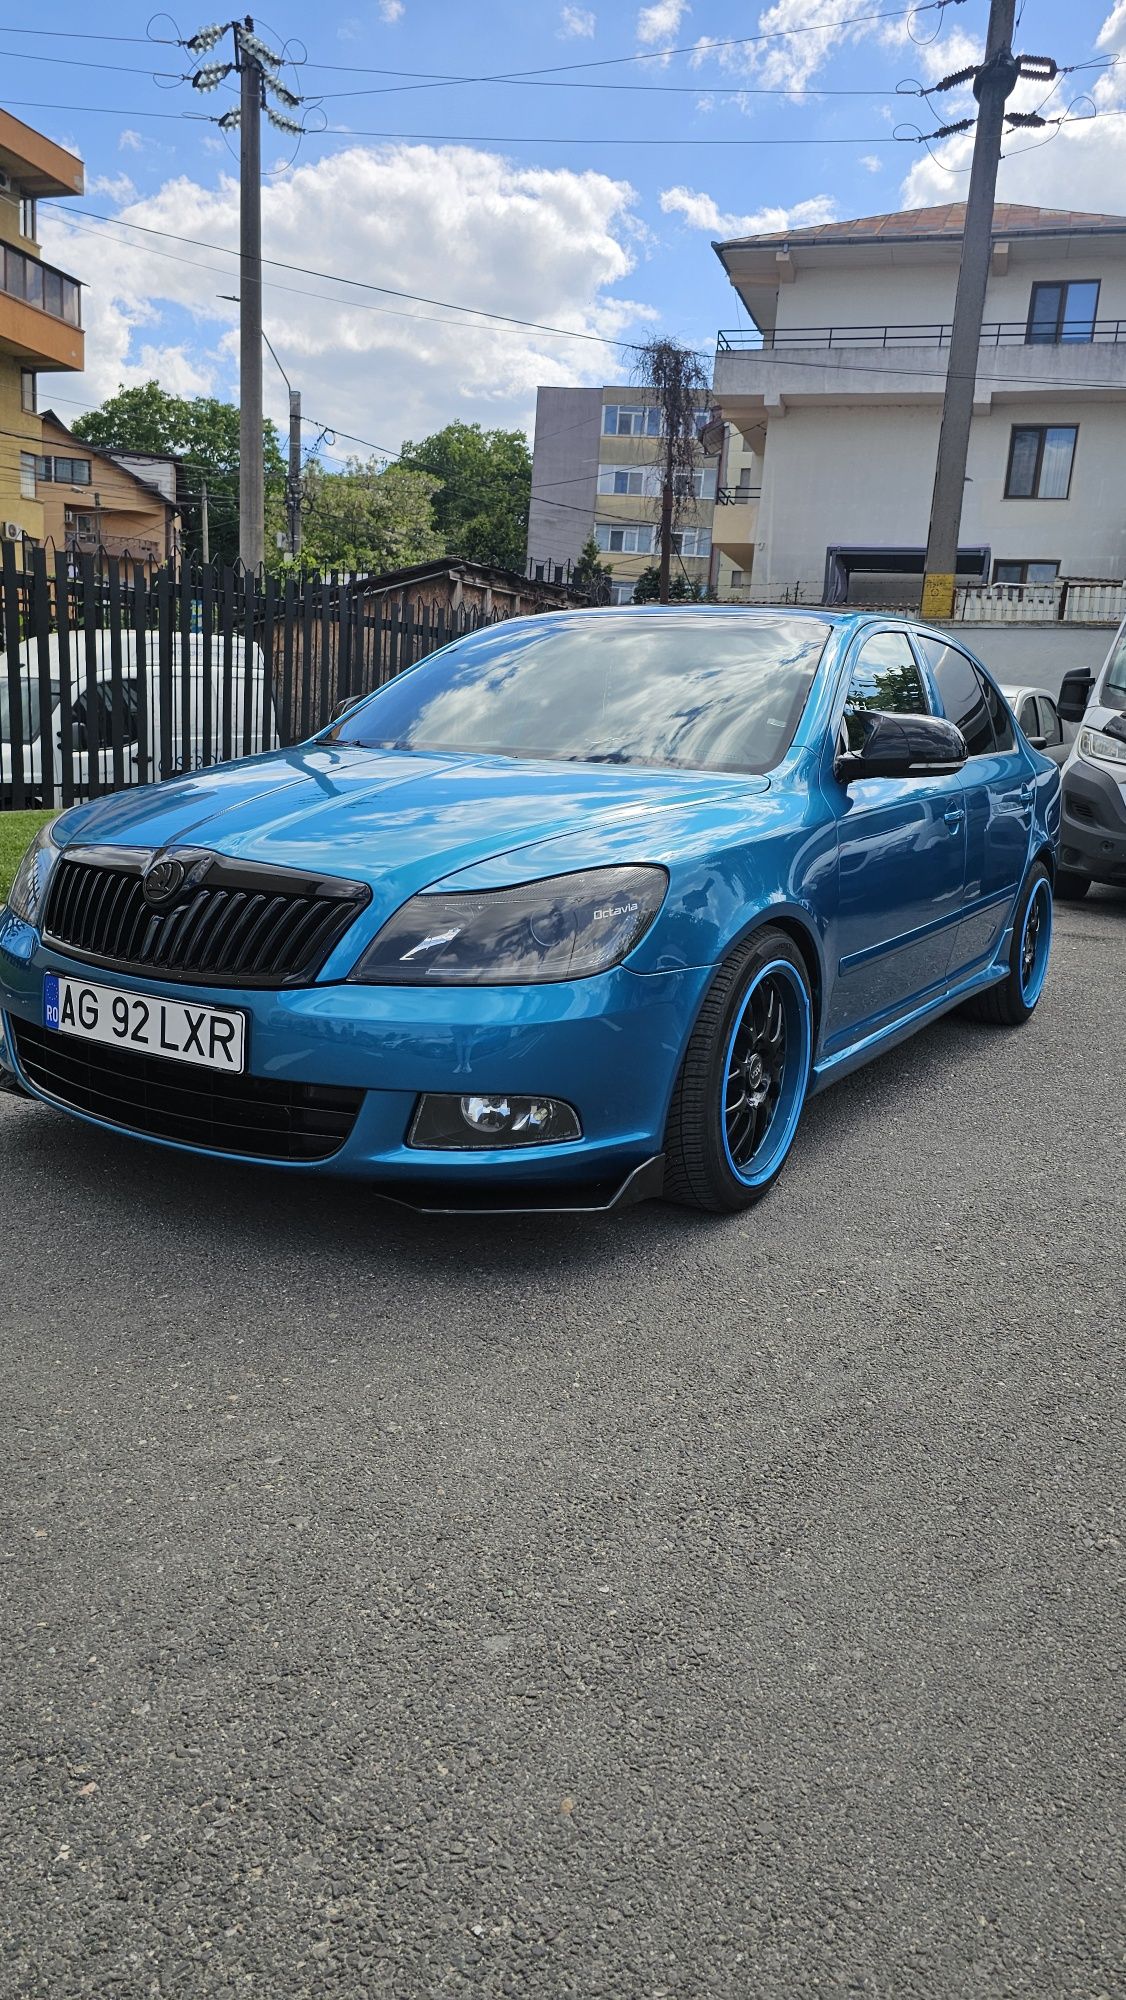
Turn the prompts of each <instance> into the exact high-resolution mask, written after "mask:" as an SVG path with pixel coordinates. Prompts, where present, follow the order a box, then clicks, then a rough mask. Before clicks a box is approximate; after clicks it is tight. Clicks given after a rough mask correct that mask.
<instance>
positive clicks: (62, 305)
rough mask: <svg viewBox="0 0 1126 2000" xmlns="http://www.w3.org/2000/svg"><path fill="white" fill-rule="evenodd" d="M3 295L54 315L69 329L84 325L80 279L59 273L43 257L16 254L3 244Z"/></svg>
mask: <svg viewBox="0 0 1126 2000" xmlns="http://www.w3.org/2000/svg"><path fill="white" fill-rule="evenodd" d="M0 292H5V293H6V294H7V296H8V297H9V298H10V299H19V300H20V301H21V302H22V303H23V304H24V305H27V306H35V307H36V309H37V310H38V311H39V312H45V313H50V315H51V318H52V319H61V320H63V321H64V322H65V324H66V325H67V326H75V327H80V326H81V325H82V313H81V298H82V287H81V285H80V284H79V282H78V280H77V278H68V277H67V274H66V272H65V271H57V270H56V269H55V266H54V265H53V264H44V263H43V261H42V259H41V258H39V257H28V256H27V255H26V254H25V252H24V251H22V250H14V249H13V248H12V246H11V244H10V243H0Z"/></svg>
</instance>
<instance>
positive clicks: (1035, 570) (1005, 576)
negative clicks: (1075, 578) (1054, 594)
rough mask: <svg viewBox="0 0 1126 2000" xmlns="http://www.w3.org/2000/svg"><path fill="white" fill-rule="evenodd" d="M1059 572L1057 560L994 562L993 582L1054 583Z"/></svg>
mask: <svg viewBox="0 0 1126 2000" xmlns="http://www.w3.org/2000/svg"><path fill="white" fill-rule="evenodd" d="M1059 573H1060V566H1059V564H1058V562H1032V561H1028V562H1011V561H1009V562H995V563H994V565H993V581H994V583H1054V582H1055V580H1056V578H1057V576H1058V575H1059Z"/></svg>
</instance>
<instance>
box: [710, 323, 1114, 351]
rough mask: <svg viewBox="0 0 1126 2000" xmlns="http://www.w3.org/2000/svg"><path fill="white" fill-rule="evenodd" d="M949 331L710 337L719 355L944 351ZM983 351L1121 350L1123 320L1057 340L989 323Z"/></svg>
mask: <svg viewBox="0 0 1126 2000" xmlns="http://www.w3.org/2000/svg"><path fill="white" fill-rule="evenodd" d="M951 331H952V328H951V323H950V321H949V320H930V321H928V322H924V323H922V324H920V325H906V324H899V325H894V324H893V325H888V326H786V327H774V328H768V329H767V330H766V331H765V332H760V331H759V329H758V328H757V327H746V326H734V327H722V328H721V329H720V331H719V333H717V335H716V351H717V352H718V353H720V354H736V353H759V354H765V353H777V352H779V351H780V350H781V349H784V348H789V347H820V348H832V349H833V350H834V351H835V350H837V349H839V348H846V347H847V348H854V347H861V348H866V349H870V348H892V349H894V348H897V347H938V348H942V347H949V345H950V334H951ZM981 344H982V346H983V347H1092V346H1101V347H1126V319H1096V320H1084V321H1083V322H1082V323H1080V322H1078V321H1076V322H1075V324H1074V325H1073V326H1072V327H1071V328H1069V327H1068V326H1067V325H1066V323H1065V325H1064V327H1063V329H1062V330H1061V332H1060V334H1059V337H1058V338H1053V339H1052V340H1045V339H1044V338H1043V337H1042V336H1041V335H1039V334H1030V332H1029V329H1028V323H1027V321H1026V320H1011V319H1009V320H1005V319H1002V320H991V321H988V322H987V323H986V324H985V325H984V326H983V327H982V329H981Z"/></svg>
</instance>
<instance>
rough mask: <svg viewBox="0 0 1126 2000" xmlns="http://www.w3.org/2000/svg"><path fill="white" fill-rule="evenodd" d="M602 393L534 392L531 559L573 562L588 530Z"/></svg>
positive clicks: (529, 531) (589, 527) (594, 391)
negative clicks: (534, 423)
mask: <svg viewBox="0 0 1126 2000" xmlns="http://www.w3.org/2000/svg"><path fill="white" fill-rule="evenodd" d="M602 395H603V392H602V390H601V389H552V388H545V389H540V390H539V391H538V392H537V395H536V435H535V444H534V449H533V454H532V504H531V508H530V510H529V514H528V559H529V561H530V562H532V563H537V562H542V563H567V562H576V561H577V560H578V555H579V551H580V549H581V548H582V545H583V543H584V542H585V541H586V539H587V537H588V535H589V534H590V532H591V529H592V527H593V524H594V505H595V488H596V486H597V483H598V451H599V445H600V443H601V431H602Z"/></svg>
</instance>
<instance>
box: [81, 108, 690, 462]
mask: <svg viewBox="0 0 1126 2000" xmlns="http://www.w3.org/2000/svg"><path fill="white" fill-rule="evenodd" d="M635 199H636V197H635V194H634V190H633V188H632V187H631V186H630V185H629V183H628V182H625V181H619V180H613V179H611V178H609V177H608V176H607V175H605V174H600V173H595V172H573V171H570V170H567V169H563V168H545V167H528V168H525V167H521V166H517V165H515V164H514V163H512V162H511V161H507V160H505V159H503V158H501V157H499V156H498V155H496V154H492V153H485V152H479V151H476V150H473V149H471V148H468V147H457V146H448V147H429V146H408V145H400V146H396V145H387V146H384V147H372V146H361V145H359V144H353V145H351V146H349V147H348V148H347V149H346V150H344V151H342V152H338V153H335V154H332V155H330V156H329V157H328V158H326V159H323V160H321V161H319V162H315V163H311V164H308V165H301V166H299V167H297V168H296V169H294V170H293V171H292V172H290V173H288V174H286V175H284V176H283V177H281V178H280V179H277V180H271V181H267V182H266V184H265V186H264V188H263V237H264V248H265V251H266V254H267V256H271V257H275V258H278V259H281V260H284V261H287V262H290V263H293V264H298V265H306V266H307V265H315V266H317V267H318V268H319V269H321V270H326V271H339V272H345V273H347V274H348V275H349V276H350V277H353V278H358V279H367V278H370V279H371V280H372V281H373V282H374V283H376V284H379V285H385V286H394V287H396V288H397V289H398V290H400V291H403V292H410V293H416V294H424V295H426V296H427V297H429V298H438V299H449V300H453V301H456V302H457V303H459V304H461V305H464V306H480V307H483V308H486V309H488V310H490V311H493V312H500V313H506V314H509V315H511V316H513V317H514V318H518V319H529V320H537V321H541V322H547V323H548V324H549V325H550V326H553V327H562V328H567V329H571V330H572V331H574V332H579V333H586V334H599V335H607V336H611V337H617V336H619V335H625V336H628V334H629V333H630V332H632V331H633V330H634V329H635V328H636V327H637V326H638V324H639V323H640V322H642V321H644V320H648V319H650V318H652V317H653V315H652V314H651V313H650V310H649V308H648V307H646V306H645V305H641V304H638V303H636V302H634V301H631V300H629V299H626V298H622V297H619V296H610V295H609V294H610V291H611V288H614V290H615V291H617V290H618V288H620V287H621V286H622V285H623V283H624V281H625V280H627V279H628V277H629V275H630V273H631V271H632V270H633V268H634V265H635V262H636V256H637V250H636V235H635V232H634V230H633V214H632V210H633V204H634V202H635ZM120 214H121V215H122V216H123V218H124V219H125V220H131V221H134V222H140V223H143V224H145V225H146V226H147V227H149V228H151V229H155V230H168V231H174V232H176V233H177V234H179V235H180V236H187V237H196V238H200V239H202V240H205V241H207V242H209V243H215V244H221V245H223V246H225V247H228V248H230V249H232V250H233V249H235V248H236V247H237V243H238V188H237V183H236V182H235V180H234V179H233V177H231V176H229V175H224V176H222V177H221V178H220V179H219V181H218V182H217V184H215V185H213V186H210V187H205V186H201V185H199V184H198V183H196V182H195V181H193V180H190V179H188V178H187V177H183V178H180V179H177V180H173V181H169V182H167V183H165V185H164V186H163V187H161V188H160V189H159V191H158V192H157V193H155V194H154V195H151V196H147V197H145V198H143V199H140V200H135V201H132V202H130V203H129V204H128V205H127V206H126V207H125V208H124V209H123V210H122V211H120ZM44 237H45V242H44V250H45V254H46V255H47V256H48V257H49V258H51V259H52V260H53V261H57V262H58V263H60V264H62V265H63V267H64V268H65V269H67V270H70V271H73V272H74V274H75V276H76V277H79V278H81V279H82V280H83V281H84V282H85V283H86V284H87V286H88V290H87V291H86V293H85V297H84V312H85V318H86V324H87V337H86V352H87V367H86V375H85V377H84V378H78V379H76V381H75V384H74V395H75V399H76V400H78V399H81V400H82V401H84V402H87V403H95V402H98V401H100V400H101V398H102V397H103V396H105V395H106V394H108V393H111V392H112V391H113V390H114V389H115V388H116V387H117V384H118V383H119V382H126V383H133V382H139V381H143V380H144V379H145V378H146V377H147V376H148V375H149V374H151V373H153V372H156V373H158V374H159V375H160V377H161V379H162V380H165V381H166V382H168V383H169V385H170V386H171V385H172V384H173V383H177V384H179V383H182V384H183V385H184V386H185V387H186V388H188V389H189V390H190V389H192V388H195V387H206V388H207V389H209V390H211V391H213V392H214V393H216V394H222V395H227V396H229V395H232V394H233V392H234V390H235V387H236V367H237V342H236V340H235V336H234V330H233V329H234V321H235V308H234V307H232V306H230V305H227V304H224V303H222V302H221V300H220V299H219V298H218V297H217V296H216V295H217V294H219V293H223V292H232V291H235V290H236V289H237V264H236V261H235V259H234V258H233V257H225V256H222V255H218V254H216V253H214V252H212V253H209V252H207V251H205V250H200V249H194V248H191V247H190V246H188V245H185V244H182V243H172V242H168V243H165V242H162V241H161V239H160V238H159V237H156V238H132V239H129V241H128V242H126V241H124V240H122V238H121V237H117V236H115V235H114V233H113V232H112V231H110V230H99V229H95V228H92V227H91V226H90V225H89V224H81V225H80V224H79V223H78V222H77V220H76V221H74V222H73V223H69V222H68V221H67V219H66V217H65V215H64V214H63V213H62V212H58V211H56V212H53V213H52V214H51V216H50V220H49V222H45V225H44ZM181 260H183V261H181ZM283 286H284V287H288V288H289V289H282V287H283ZM303 294H314V296H303ZM372 307H381V308H383V310H378V311H376V310H371V308H372ZM264 312H265V321H266V330H267V332H268V333H269V335H270V338H271V340H272V341H273V343H274V346H275V347H276V348H277V350H278V353H279V355H280V357H281V360H282V363H283V365H284V366H285V369H286V372H287V373H288V374H289V375H290V377H291V379H292V380H293V381H294V383H295V385H296V384H299V385H300V387H301V389H302V392H303V395H304V405H305V410H306V413H307V414H308V415H309V416H310V417H314V418H316V419H317V421H318V422H322V423H327V424H330V425H332V426H334V427H339V428H340V429H341V430H347V431H352V432H354V433H356V434H357V435H358V436H362V437H367V438H372V439H374V440H375V441H376V442H377V443H380V444H387V445H390V446H396V445H398V443H399V441H400V440H401V439H402V438H403V437H416V438H417V437H421V436H425V435H426V434H427V433H428V432H429V431H431V430H434V429H436V428H437V427H438V426H439V425H441V424H443V423H446V422H448V421H450V420H451V419H452V418H455V417H463V418H465V419H467V420H470V421H472V420H474V419H479V420H481V421H482V422H486V423H490V424H494V423H495V424H506V425H514V424H521V423H526V422H528V421H529V420H530V417H531V414H532V411H533V408H534V401H535V390H536V386H537V384H538V383H540V382H560V383H567V382H583V381H587V382H602V381H607V380H613V379H614V375H615V373H618V374H620V373H621V372H622V369H623V365H628V363H626V362H624V359H623V357H622V355H621V354H620V352H616V351H615V349H614V348H613V347H605V346H602V345H601V344H599V343H597V342H595V341H589V342H588V341H585V340H568V339H559V338H552V337H551V336H550V335H548V334H544V333H538V332H536V331H535V330H533V329H531V328H523V327H518V326H510V327H506V326H502V325H497V324H489V323H488V322H486V321H476V322H474V321H469V323H467V318H466V316H465V315H462V316H461V317H460V318H454V317H452V316H450V315H443V313H442V312H441V310H440V308H438V307H436V306H431V305H425V304H420V303H415V302H413V301H412V300H409V299H403V298H395V297H390V296H387V295H383V294H379V293H364V292H356V291H349V290H348V289H347V288H345V287H343V286H341V285H338V284H333V283H332V282H331V281H325V280H318V279H315V278H307V277H303V276H300V275H298V274H296V273H294V272H286V271H271V269H270V267H269V266H267V268H266V279H265V299H264ZM272 377H276V370H273V369H272V368H271V367H270V366H269V364H267V375H266V383H267V397H268V401H269V403H270V406H271V413H272V414H274V415H275V416H281V415H282V414H283V409H282V395H283V392H282V390H281V384H280V380H272V379H271V378H272Z"/></svg>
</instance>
